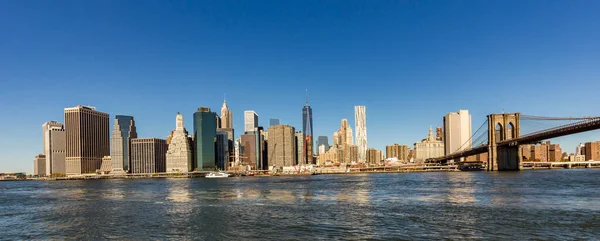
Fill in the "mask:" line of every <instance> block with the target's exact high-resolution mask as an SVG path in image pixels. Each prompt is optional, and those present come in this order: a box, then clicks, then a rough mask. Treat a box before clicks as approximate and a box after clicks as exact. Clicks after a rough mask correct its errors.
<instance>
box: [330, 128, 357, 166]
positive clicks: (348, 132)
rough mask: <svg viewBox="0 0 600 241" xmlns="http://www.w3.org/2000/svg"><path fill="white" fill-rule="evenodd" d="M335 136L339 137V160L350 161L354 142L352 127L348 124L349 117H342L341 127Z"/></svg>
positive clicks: (342, 161)
mask: <svg viewBox="0 0 600 241" xmlns="http://www.w3.org/2000/svg"><path fill="white" fill-rule="evenodd" d="M334 138H336V139H337V141H336V142H337V145H338V147H337V148H338V153H340V156H338V161H339V162H341V163H349V162H350V148H349V146H351V145H352V144H353V143H352V128H351V127H350V125H348V120H347V119H342V123H341V125H340V129H339V130H338V132H337V136H335V135H334Z"/></svg>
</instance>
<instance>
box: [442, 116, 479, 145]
mask: <svg viewBox="0 0 600 241" xmlns="http://www.w3.org/2000/svg"><path fill="white" fill-rule="evenodd" d="M470 139H471V115H470V114H469V111H468V110H459V111H458V112H451V113H448V114H447V115H446V116H444V147H445V151H444V152H445V154H446V155H449V154H452V153H454V152H456V151H459V150H464V149H468V148H471V145H472V143H471V140H470Z"/></svg>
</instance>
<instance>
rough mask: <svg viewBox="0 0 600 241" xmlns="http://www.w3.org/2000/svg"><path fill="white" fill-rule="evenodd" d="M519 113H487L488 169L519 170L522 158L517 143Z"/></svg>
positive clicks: (519, 126) (519, 127)
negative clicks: (512, 140)
mask: <svg viewBox="0 0 600 241" xmlns="http://www.w3.org/2000/svg"><path fill="white" fill-rule="evenodd" d="M520 115H521V114H520V113H507V114H491V115H488V116H487V117H488V140H489V144H488V162H487V170H488V171H509V170H521V169H522V167H523V165H522V159H523V156H522V155H521V151H520V148H519V145H518V143H516V142H514V143H511V142H510V141H509V140H510V139H514V138H518V137H519V135H520V132H521V124H520Z"/></svg>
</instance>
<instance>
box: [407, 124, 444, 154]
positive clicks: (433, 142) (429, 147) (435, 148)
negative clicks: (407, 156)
mask: <svg viewBox="0 0 600 241" xmlns="http://www.w3.org/2000/svg"><path fill="white" fill-rule="evenodd" d="M414 146H415V156H416V157H415V160H416V161H417V162H423V161H425V160H427V159H429V158H436V157H441V156H444V142H443V141H439V140H437V139H436V138H435V136H433V130H432V128H431V127H429V134H428V135H427V138H425V139H423V140H422V141H421V142H418V143H415V145H414Z"/></svg>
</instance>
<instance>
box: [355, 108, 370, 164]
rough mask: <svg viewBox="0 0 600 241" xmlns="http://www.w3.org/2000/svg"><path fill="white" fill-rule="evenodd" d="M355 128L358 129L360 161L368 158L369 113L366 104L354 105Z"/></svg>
mask: <svg viewBox="0 0 600 241" xmlns="http://www.w3.org/2000/svg"><path fill="white" fill-rule="evenodd" d="M354 127H355V128H354V129H355V130H356V146H357V147H358V162H361V163H364V162H365V161H366V160H367V156H366V155H367V113H366V107H365V106H355V107H354Z"/></svg>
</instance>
